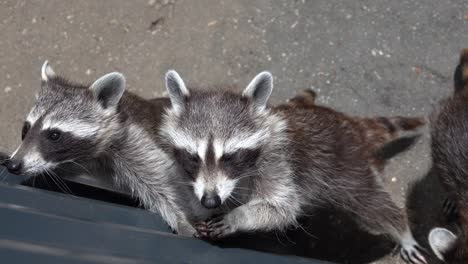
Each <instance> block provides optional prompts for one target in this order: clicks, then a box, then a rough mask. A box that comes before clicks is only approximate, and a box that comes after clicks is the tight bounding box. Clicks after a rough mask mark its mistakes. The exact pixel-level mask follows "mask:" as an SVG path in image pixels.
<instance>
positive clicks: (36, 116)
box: [26, 108, 41, 127]
mask: <svg viewBox="0 0 468 264" xmlns="http://www.w3.org/2000/svg"><path fill="white" fill-rule="evenodd" d="M40 117H41V113H38V111H37V110H36V109H35V108H33V109H32V110H31V112H30V113H29V114H28V116H27V117H26V121H27V122H29V124H30V125H31V127H32V126H33V125H34V123H36V121H37V120H38V119H39V118H40Z"/></svg>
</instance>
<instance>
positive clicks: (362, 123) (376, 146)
mask: <svg viewBox="0 0 468 264" xmlns="http://www.w3.org/2000/svg"><path fill="white" fill-rule="evenodd" d="M316 97H317V94H316V92H315V91H313V90H311V89H305V90H302V91H300V92H299V93H298V94H297V95H295V96H294V97H292V98H290V99H288V101H287V103H286V104H283V105H279V106H276V107H275V108H276V109H277V110H286V111H287V109H288V108H291V107H292V108H293V109H294V108H304V109H309V110H311V111H313V110H314V109H315V108H325V109H329V108H327V107H325V106H319V105H316V104H315V99H316ZM329 110H332V111H334V110H333V109H329ZM337 114H341V115H342V117H343V118H344V119H347V120H348V121H349V122H350V123H352V125H353V131H354V132H355V133H356V138H359V142H360V144H362V145H363V146H365V148H364V149H365V150H366V151H365V152H366V156H367V157H368V159H369V161H370V162H371V164H372V165H373V167H374V169H375V170H376V172H378V173H382V172H383V170H384V168H385V165H386V164H387V160H388V159H389V158H390V157H392V156H393V155H383V154H382V152H383V151H384V149H385V148H387V147H388V146H390V145H391V144H394V143H396V142H398V141H401V140H404V139H413V138H414V139H415V138H417V137H418V136H419V134H418V133H419V129H420V128H421V127H423V126H424V125H425V124H426V121H425V118H422V117H403V116H393V117H384V116H380V117H373V118H362V117H356V116H347V115H345V114H343V113H338V112H337ZM411 142H412V141H411V140H410V142H409V143H411ZM405 146H406V145H405ZM405 146H404V147H405ZM402 150H404V148H401V149H400V148H398V149H396V151H394V152H392V153H393V154H394V155H396V154H398V153H400V152H401V151H402Z"/></svg>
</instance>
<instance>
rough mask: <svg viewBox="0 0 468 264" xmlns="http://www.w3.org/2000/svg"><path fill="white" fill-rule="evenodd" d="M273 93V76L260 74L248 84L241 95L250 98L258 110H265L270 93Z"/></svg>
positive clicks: (265, 73) (264, 73)
mask: <svg viewBox="0 0 468 264" xmlns="http://www.w3.org/2000/svg"><path fill="white" fill-rule="evenodd" d="M272 91H273V76H272V75H271V73H269V72H266V71H265V72H261V73H259V74H258V75H257V76H255V78H254V79H253V80H252V81H251V82H250V83H249V85H248V86H247V88H245V90H244V92H243V93H242V95H243V96H246V97H250V98H252V100H253V101H254V103H255V106H256V107H257V109H258V110H263V109H265V107H266V105H267V103H268V99H269V98H270V95H271V92H272Z"/></svg>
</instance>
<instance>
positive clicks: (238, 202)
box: [228, 195, 242, 206]
mask: <svg viewBox="0 0 468 264" xmlns="http://www.w3.org/2000/svg"><path fill="white" fill-rule="evenodd" d="M228 200H231V201H233V202H234V204H236V205H239V206H240V205H242V203H241V202H240V201H239V200H238V199H237V198H235V197H234V196H232V195H230V196H229V197H228Z"/></svg>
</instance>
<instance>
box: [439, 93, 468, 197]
mask: <svg viewBox="0 0 468 264" xmlns="http://www.w3.org/2000/svg"><path fill="white" fill-rule="evenodd" d="M431 124H432V125H431V126H432V127H431V139H432V142H431V147H432V160H433V164H434V169H435V170H436V172H437V174H438V176H439V178H440V179H441V180H442V182H443V184H444V185H445V187H446V188H447V190H448V191H450V192H455V193H458V194H459V195H464V199H466V201H467V202H468V194H467V193H468V96H466V95H462V94H458V95H457V94H455V95H454V97H452V98H449V99H447V100H445V101H444V102H443V103H442V104H441V107H440V110H439V113H438V115H436V116H435V117H434V118H433V121H432V122H431Z"/></svg>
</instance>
